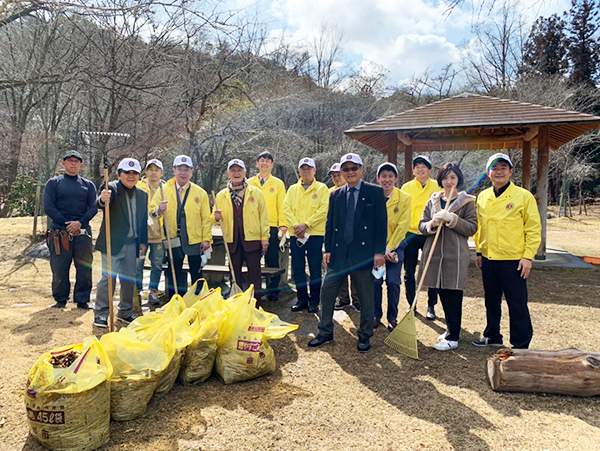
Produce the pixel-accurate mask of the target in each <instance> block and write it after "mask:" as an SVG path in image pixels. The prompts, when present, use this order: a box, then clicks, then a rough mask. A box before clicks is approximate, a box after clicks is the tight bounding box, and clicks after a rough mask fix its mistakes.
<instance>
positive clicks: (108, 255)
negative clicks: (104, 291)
mask: <svg viewBox="0 0 600 451" xmlns="http://www.w3.org/2000/svg"><path fill="white" fill-rule="evenodd" d="M104 189H105V190H108V157H107V156H106V155H104ZM104 229H105V231H106V271H107V272H108V330H109V331H110V332H112V331H114V329H115V312H114V310H115V307H114V305H113V275H112V249H111V239H110V199H109V200H108V202H107V203H106V205H105V206H104Z"/></svg>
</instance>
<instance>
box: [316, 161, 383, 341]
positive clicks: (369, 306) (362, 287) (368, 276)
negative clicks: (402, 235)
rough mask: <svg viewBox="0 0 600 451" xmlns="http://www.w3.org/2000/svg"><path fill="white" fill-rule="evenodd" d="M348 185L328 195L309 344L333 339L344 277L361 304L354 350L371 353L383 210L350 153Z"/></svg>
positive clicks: (345, 167) (345, 166) (376, 189)
mask: <svg viewBox="0 0 600 451" xmlns="http://www.w3.org/2000/svg"><path fill="white" fill-rule="evenodd" d="M340 165H341V170H342V172H343V173H344V178H345V179H346V182H347V184H346V185H345V186H343V187H341V188H338V189H337V190H335V191H333V192H332V193H331V196H330V198H329V211H328V212H327V223H326V226H325V240H324V242H325V255H323V262H324V263H325V265H326V266H327V274H326V275H325V280H324V281H323V286H322V287H321V303H322V312H321V320H320V321H319V333H318V335H317V336H316V337H315V338H314V339H312V340H311V341H310V342H309V343H308V346H309V347H311V348H316V347H318V346H321V345H324V344H325V343H330V342H332V341H333V310H334V305H335V299H336V297H337V294H338V292H339V290H340V287H341V285H342V283H343V282H344V280H345V279H346V277H347V276H348V274H350V276H351V277H352V280H353V281H354V282H355V284H356V288H357V291H358V296H359V298H360V302H361V307H362V308H361V312H360V327H359V329H358V346H357V348H358V351H359V352H368V351H369V350H370V349H371V343H370V342H369V339H370V338H371V337H372V336H373V314H374V291H373V275H372V273H371V271H372V269H373V266H376V267H380V266H383V265H385V259H384V254H385V244H386V238H387V210H386V208H385V196H384V194H383V189H382V188H381V187H380V186H378V185H374V184H372V183H367V182H365V181H363V180H362V173H363V163H362V160H361V158H360V157H359V156H358V155H356V154H354V153H349V154H346V155H344V156H343V157H342V158H341V160H340Z"/></svg>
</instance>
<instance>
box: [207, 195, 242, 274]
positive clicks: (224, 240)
mask: <svg viewBox="0 0 600 451" xmlns="http://www.w3.org/2000/svg"><path fill="white" fill-rule="evenodd" d="M211 194H212V197H213V201H214V202H215V210H218V209H219V205H217V196H216V195H215V191H214V190H212V191H211ZM217 224H219V227H220V228H221V235H223V244H225V253H226V254H227V262H228V263H229V272H231V282H232V284H231V285H232V286H233V285H237V282H236V280H235V272H234V271H233V263H232V262H231V254H230V253H229V246H228V245H227V237H226V236H225V229H223V220H222V219H221V220H220V221H217Z"/></svg>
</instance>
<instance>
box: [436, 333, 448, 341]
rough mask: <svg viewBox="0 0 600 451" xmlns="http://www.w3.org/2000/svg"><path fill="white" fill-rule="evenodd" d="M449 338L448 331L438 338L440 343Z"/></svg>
mask: <svg viewBox="0 0 600 451" xmlns="http://www.w3.org/2000/svg"><path fill="white" fill-rule="evenodd" d="M447 336H448V331H445V332H444V333H443V334H441V335H440V336H439V337H438V341H442V340H444V339H445V338H446V337H447Z"/></svg>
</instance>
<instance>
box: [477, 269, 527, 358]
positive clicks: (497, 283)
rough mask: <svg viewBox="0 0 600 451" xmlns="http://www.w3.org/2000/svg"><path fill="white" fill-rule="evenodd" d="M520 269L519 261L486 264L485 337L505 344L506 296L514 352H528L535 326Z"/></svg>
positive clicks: (524, 280)
mask: <svg viewBox="0 0 600 451" xmlns="http://www.w3.org/2000/svg"><path fill="white" fill-rule="evenodd" d="M518 265H519V260H488V259H487V258H483V260H482V267H481V275H482V278H483V289H484V291H485V309H486V316H487V326H486V328H485V331H484V332H483V336H484V337H487V338H489V339H490V340H492V341H496V342H502V334H501V333H500V318H501V317H502V294H504V297H505V298H506V303H507V304H508V314H509V316H510V343H511V344H512V345H513V347H514V348H517V349H527V348H528V347H529V343H530V342H531V338H532V337H533V326H532V325H531V316H530V315H529V308H528V307H527V280H526V279H523V278H522V277H521V274H520V271H517V266H518Z"/></svg>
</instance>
